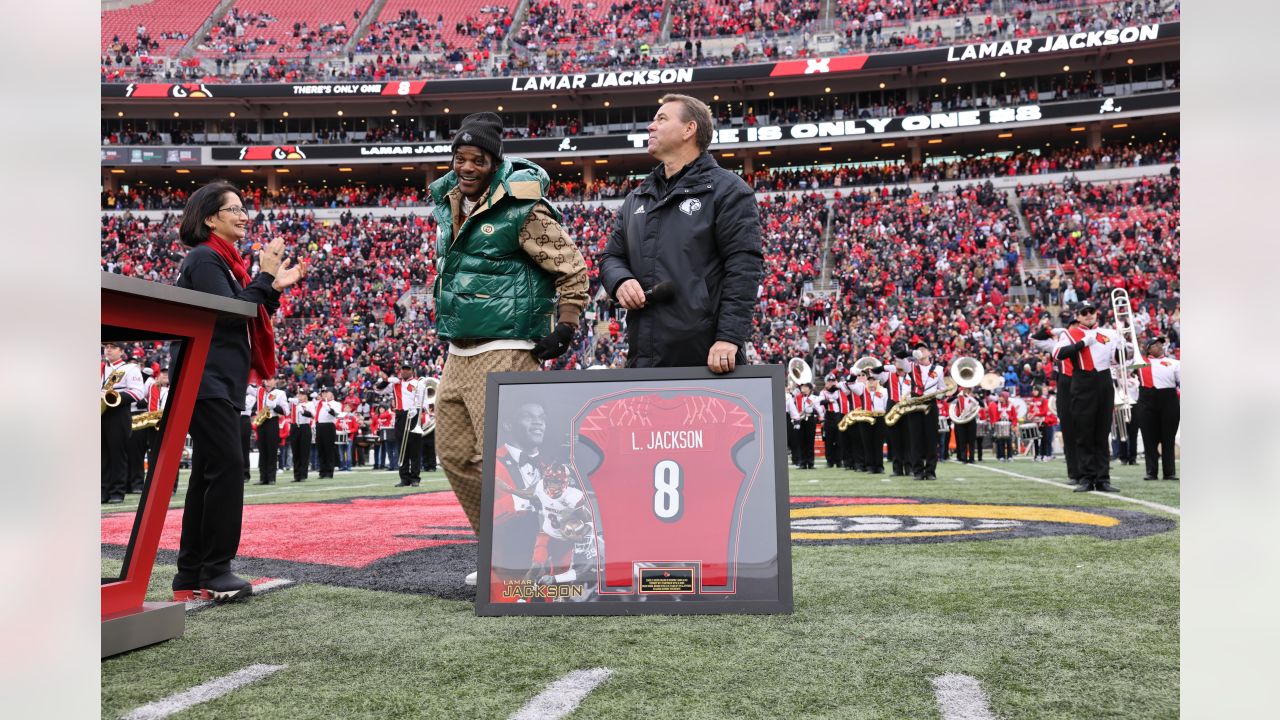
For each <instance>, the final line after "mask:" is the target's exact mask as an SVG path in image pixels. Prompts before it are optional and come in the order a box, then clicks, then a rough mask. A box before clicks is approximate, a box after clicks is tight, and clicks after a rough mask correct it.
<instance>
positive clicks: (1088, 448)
mask: <svg viewBox="0 0 1280 720" xmlns="http://www.w3.org/2000/svg"><path fill="white" fill-rule="evenodd" d="M1114 403H1115V389H1114V386H1113V385H1112V383H1111V373H1110V372H1108V371H1105V370H1104V371H1087V370H1077V371H1076V372H1075V374H1073V375H1072V377H1071V426H1072V431H1073V434H1074V435H1075V438H1076V450H1077V451H1078V452H1079V467H1080V482H1081V484H1082V485H1084V484H1087V485H1097V484H1100V483H1102V482H1104V481H1109V480H1110V478H1111V443H1110V435H1111V414H1112V409H1113V407H1114Z"/></svg>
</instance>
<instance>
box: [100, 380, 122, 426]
mask: <svg viewBox="0 0 1280 720" xmlns="http://www.w3.org/2000/svg"><path fill="white" fill-rule="evenodd" d="M123 379H124V370H112V371H111V374H110V375H108V376H107V379H106V380H103V381H102V394H101V396H100V397H99V398H98V399H99V400H101V412H99V413H98V414H99V415H101V414H102V413H104V412H106V411H107V408H113V407H116V406H118V405H119V404H120V393H119V392H118V391H117V390H116V389H115V385H116V383H118V382H120V381H121V380H123Z"/></svg>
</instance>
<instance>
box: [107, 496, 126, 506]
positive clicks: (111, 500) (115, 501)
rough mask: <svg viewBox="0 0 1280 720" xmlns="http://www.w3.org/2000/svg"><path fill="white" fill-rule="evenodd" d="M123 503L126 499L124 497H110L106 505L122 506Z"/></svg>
mask: <svg viewBox="0 0 1280 720" xmlns="http://www.w3.org/2000/svg"><path fill="white" fill-rule="evenodd" d="M122 502H124V498H122V497H109V498H107V501H106V504H107V505H119V504H120V503H122Z"/></svg>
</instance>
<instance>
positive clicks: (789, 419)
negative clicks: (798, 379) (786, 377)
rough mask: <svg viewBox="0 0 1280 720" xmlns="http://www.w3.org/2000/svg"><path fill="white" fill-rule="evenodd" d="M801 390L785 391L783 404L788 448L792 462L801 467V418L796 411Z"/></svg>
mask: <svg viewBox="0 0 1280 720" xmlns="http://www.w3.org/2000/svg"><path fill="white" fill-rule="evenodd" d="M799 395H800V393H799V392H794V393H790V392H787V393H783V395H782V406H783V412H784V413H786V418H785V421H786V423H785V424H786V426H787V450H788V451H789V452H790V453H791V464H792V465H794V466H796V467H800V419H799V415H798V413H797V412H796V398H798V397H799Z"/></svg>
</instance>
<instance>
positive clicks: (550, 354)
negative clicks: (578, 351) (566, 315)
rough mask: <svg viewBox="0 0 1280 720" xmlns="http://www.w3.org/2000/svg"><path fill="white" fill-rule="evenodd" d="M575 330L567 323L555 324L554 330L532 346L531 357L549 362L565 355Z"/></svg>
mask: <svg viewBox="0 0 1280 720" xmlns="http://www.w3.org/2000/svg"><path fill="white" fill-rule="evenodd" d="M576 330H577V328H575V327H574V326H572V325H570V324H569V323H566V322H562V323H556V329H555V330H552V331H551V332H550V333H548V334H547V336H546V337H544V338H542V339H541V340H539V341H538V343H537V344H536V345H534V346H533V356H534V357H536V358H538V359H539V360H551V359H552V358H558V357H560V356H561V355H563V354H565V351H567V350H568V349H569V345H571V344H572V343H573V333H574V332H575V331H576Z"/></svg>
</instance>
